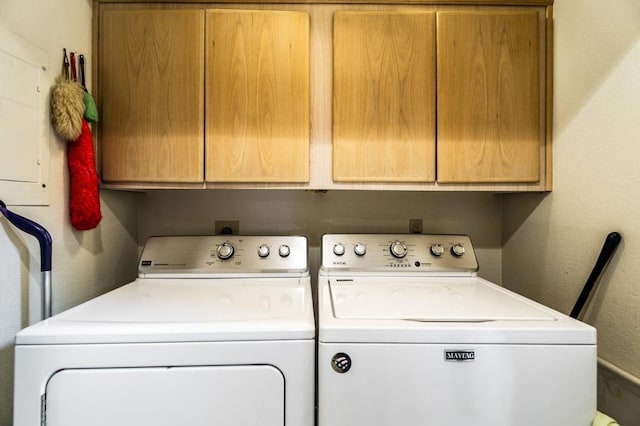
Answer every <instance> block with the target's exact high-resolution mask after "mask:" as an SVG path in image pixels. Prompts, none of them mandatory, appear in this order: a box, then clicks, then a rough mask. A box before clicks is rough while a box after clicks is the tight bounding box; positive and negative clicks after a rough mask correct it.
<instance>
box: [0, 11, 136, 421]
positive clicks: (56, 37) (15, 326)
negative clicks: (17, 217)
mask: <svg viewBox="0 0 640 426" xmlns="http://www.w3.org/2000/svg"><path fill="white" fill-rule="evenodd" d="M0 25H2V26H3V27H5V28H6V29H8V30H10V31H12V32H13V33H15V34H17V35H19V36H21V37H23V38H25V39H27V40H28V41H30V42H31V43H33V44H35V45H37V46H39V47H40V48H42V49H44V50H45V51H47V52H48V53H49V63H50V69H49V70H48V74H49V75H48V78H49V80H50V81H54V79H55V77H56V76H57V74H58V73H59V70H60V67H61V63H62V48H63V47H66V48H67V49H69V50H73V51H78V52H82V53H84V54H85V56H86V57H87V60H88V61H89V63H90V60H91V1H89V0H82V1H81V0H55V1H54V0H0ZM0 72H1V71H0ZM14 142H15V143H20V142H19V141H14ZM65 144H66V142H62V141H60V140H58V139H57V138H56V137H55V135H54V134H53V133H51V135H50V146H51V163H50V168H51V176H50V183H49V189H50V194H49V195H50V205H49V206H47V207H12V210H13V211H15V212H16V213H18V214H21V215H23V216H26V217H29V218H31V219H33V220H35V221H37V222H39V223H41V224H42V225H43V226H44V227H45V228H46V229H47V230H48V231H49V232H50V233H51V235H52V237H53V273H52V277H53V289H54V294H53V296H54V297H53V311H54V313H56V312H59V311H61V310H64V309H66V308H69V307H71V306H73V305H76V304H78V303H79V302H82V301H84V300H86V299H88V298H90V297H93V296H95V295H97V294H100V293H103V292H105V291H106V290H109V289H111V288H113V287H114V286H116V285H118V284H123V283H124V282H127V281H128V280H129V279H130V278H131V277H132V276H135V272H136V269H135V262H133V263H132V262H131V258H134V259H135V258H136V257H137V233H138V229H137V220H138V216H137V201H136V199H137V196H135V195H132V194H126V193H109V192H104V191H103V194H102V213H103V215H104V219H103V220H102V223H101V224H100V226H99V227H98V229H97V230H95V231H90V232H75V231H73V230H72V228H71V224H70V223H69V219H68V215H69V212H68V207H67V204H68V188H69V187H68V178H67V162H66V157H65ZM0 199H2V200H3V201H5V202H6V203H9V204H10V203H11V200H10V199H7V198H6V197H4V196H3V194H0ZM40 275H41V274H40V256H39V246H38V243H37V241H36V240H35V239H34V238H33V237H31V236H29V235H27V234H23V233H22V232H20V231H18V230H16V229H15V228H13V227H12V226H11V225H10V224H9V222H8V221H6V220H5V219H4V218H0V425H2V426H9V425H11V423H12V422H11V415H12V408H11V406H12V393H13V342H14V336H15V333H16V332H17V331H18V330H20V329H21V328H22V327H25V326H27V325H29V324H30V323H33V322H35V321H37V320H39V316H40V281H41V276H40Z"/></svg>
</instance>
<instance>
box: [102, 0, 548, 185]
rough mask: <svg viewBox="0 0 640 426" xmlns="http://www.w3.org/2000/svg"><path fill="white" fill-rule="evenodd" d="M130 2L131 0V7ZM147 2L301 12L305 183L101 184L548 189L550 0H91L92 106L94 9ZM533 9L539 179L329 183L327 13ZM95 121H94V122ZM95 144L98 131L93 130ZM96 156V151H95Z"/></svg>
mask: <svg viewBox="0 0 640 426" xmlns="http://www.w3.org/2000/svg"><path fill="white" fill-rule="evenodd" d="M131 3H136V4H135V5H133V4H131ZM146 3H149V4H153V5H154V8H168V9H181V8H186V9H193V8H200V9H202V8H205V9H207V8H231V9H267V10H269V9H270V10H295V11H304V12H307V13H308V14H309V16H310V22H311V24H310V40H309V43H310V100H311V101H310V111H309V112H310V147H309V148H310V151H309V155H310V175H309V182H307V183H206V184H205V183H201V184H191V183H188V184H167V183H164V184H163V183H148V184H143V185H141V184H126V183H125V184H108V185H105V187H108V188H118V189H147V188H148V189H153V188H277V189H309V190H330V189H364V190H369V189H370V190H403V191H406V190H409V191H493V192H513V191H550V190H551V182H552V177H551V151H552V149H551V148H552V141H551V135H552V129H551V123H552V114H553V111H552V93H553V79H552V74H553V62H552V58H553V51H552V49H553V6H552V5H553V0H511V1H491V0H485V1H477V0H466V1H464V0H457V1H456V0H449V1H439V0H435V1H420V0H418V1H414V0H403V1H393V0H390V1H376V0H374V1H360V0H357V1H355V2H350V3H349V4H344V3H342V2H341V1H338V0H335V1H334V0H326V1H322V2H317V1H303V2H296V3H290V2H287V1H284V0H283V1H279V0H271V1H268V2H248V1H229V0H222V1H219V2H215V3H213V2H210V1H204V0H184V1H183V0H174V1H158V0H156V1H151V0H137V1H135V2H132V1H127V0H110V1H105V0H94V52H95V53H94V55H93V58H92V59H93V62H92V69H93V86H92V92H93V94H94V97H95V98H96V100H97V102H98V104H99V102H100V87H98V75H97V73H96V70H97V69H98V60H99V54H98V45H99V43H98V35H99V31H98V29H99V28H98V27H99V22H100V12H101V11H102V10H105V9H118V8H128V7H137V8H144V7H145V4H146ZM524 9H527V10H534V11H536V12H537V13H538V15H539V17H540V25H541V27H542V28H543V34H544V39H543V40H541V43H543V49H541V61H542V62H541V67H540V68H541V69H540V82H541V105H542V111H541V126H542V138H541V147H540V158H541V161H540V163H541V164H540V180H539V181H538V182H530V183H500V182H493V183H482V184H466V183H451V184H441V183H437V182H435V183H407V182H389V183H379V182H369V183H349V182H335V181H333V178H332V115H333V112H332V90H333V81H332V67H333V64H332V55H333V52H332V30H333V13H334V12H335V11H337V10H369V11H375V10H424V11H436V10H501V11H502V10H504V11H508V10H524ZM99 125H100V123H99V124H98V126H99ZM97 134H98V136H97V142H98V144H99V131H98V132H97ZM98 154H99V150H98Z"/></svg>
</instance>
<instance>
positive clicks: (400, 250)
mask: <svg viewBox="0 0 640 426" xmlns="http://www.w3.org/2000/svg"><path fill="white" fill-rule="evenodd" d="M389 251H390V252H391V254H392V255H393V257H397V258H403V257H405V256H406V255H407V245H406V244H405V243H403V242H402V241H394V242H392V243H391V245H390V246H389Z"/></svg>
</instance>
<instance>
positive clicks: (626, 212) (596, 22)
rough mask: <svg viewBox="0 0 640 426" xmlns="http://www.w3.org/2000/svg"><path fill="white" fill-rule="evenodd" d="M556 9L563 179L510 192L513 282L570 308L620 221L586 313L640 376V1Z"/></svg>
mask: <svg viewBox="0 0 640 426" xmlns="http://www.w3.org/2000/svg"><path fill="white" fill-rule="evenodd" d="M554 15H555V30H556V31H555V96H554V101H555V102H554V103H555V115H554V117H555V118H554V138H553V139H554V140H553V155H554V158H553V159H554V168H553V171H554V186H553V188H554V189H553V192H552V193H551V194H549V195H548V196H546V197H544V196H538V195H530V196H509V197H506V199H505V206H504V211H503V215H504V218H505V222H504V226H503V241H504V246H503V284H504V285H505V286H506V287H509V288H512V289H515V290H517V291H519V292H521V293H523V294H525V295H527V296H530V297H532V298H534V299H536V300H538V301H541V302H542V303H545V304H547V305H549V306H552V307H554V308H557V309H558V310H561V311H564V312H569V311H570V310H571V308H572V306H573V303H574V302H575V300H576V298H577V296H578V294H579V293H580V290H581V289H582V286H583V284H584V282H585V281H586V279H587V277H588V275H589V273H590V272H591V269H592V267H593V264H594V262H595V260H596V258H597V256H598V253H599V251H600V249H601V247H602V243H603V241H604V238H605V236H606V235H607V234H608V233H609V232H611V231H619V232H620V233H621V234H622V237H623V242H622V244H621V245H620V247H619V248H618V252H617V253H616V255H615V258H614V259H613V262H612V263H611V264H610V265H609V268H608V270H607V271H606V274H605V275H604V276H603V280H602V282H601V285H600V287H599V289H598V292H597V294H596V296H595V298H594V299H593V302H592V304H591V305H590V309H589V311H588V313H587V315H586V317H585V321H586V322H588V323H591V324H593V325H595V326H596V327H597V329H598V353H599V356H600V357H601V358H603V359H605V360H607V361H609V362H610V363H612V364H613V365H615V366H617V367H619V368H621V369H622V370H626V371H627V372H629V373H631V374H632V375H634V376H636V377H640V357H639V356H638V354H639V353H640V285H639V283H638V277H640V261H639V259H640V2H638V1H637V0H609V1H601V0H556V2H555V4H554ZM635 424H637V423H635Z"/></svg>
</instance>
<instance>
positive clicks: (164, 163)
mask: <svg viewBox="0 0 640 426" xmlns="http://www.w3.org/2000/svg"><path fill="white" fill-rule="evenodd" d="M99 58H100V59H99V71H98V75H99V87H100V95H101V96H100V104H101V106H102V111H101V117H100V129H101V132H100V147H101V159H102V178H103V180H104V181H107V182H202V181H203V179H204V167H203V163H204V132H203V126H204V119H203V117H204V12H203V11H201V10H106V11H103V12H102V13H101V15H100V36H99Z"/></svg>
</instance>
